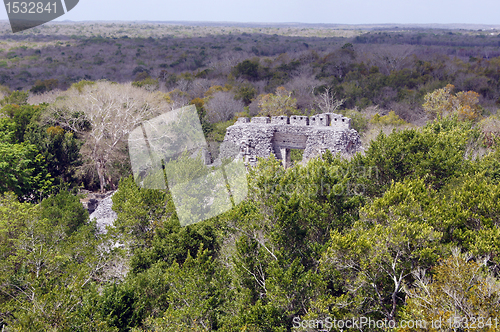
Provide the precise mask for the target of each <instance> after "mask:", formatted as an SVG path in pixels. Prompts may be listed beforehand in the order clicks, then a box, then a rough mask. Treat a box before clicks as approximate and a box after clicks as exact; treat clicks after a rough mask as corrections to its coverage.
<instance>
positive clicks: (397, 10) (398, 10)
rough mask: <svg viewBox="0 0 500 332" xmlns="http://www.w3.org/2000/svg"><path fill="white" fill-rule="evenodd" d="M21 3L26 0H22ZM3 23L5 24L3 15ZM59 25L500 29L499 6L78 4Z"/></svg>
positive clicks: (2, 13)
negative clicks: (130, 23) (247, 24)
mask: <svg viewBox="0 0 500 332" xmlns="http://www.w3.org/2000/svg"><path fill="white" fill-rule="evenodd" d="M21 1H22V0H21ZM0 19H7V14H6V10H5V9H4V10H0ZM57 20H58V21H63V20H72V21H89V20H90V21H93V20H98V21H210V22H263V23H286V22H298V23H334V24H335V23H337V24H381V23H407V24H409V23H417V24H428V23H442V24H449V23H469V24H494V25H496V24H500V1H498V0H477V1H474V2H473V1H471V0H467V1H465V0H252V1H249V0H247V1H235V0H181V1H172V0H170V1H169V0H140V1H137V0H135V1H132V0H80V2H79V3H78V5H77V6H76V7H75V8H74V9H73V10H71V11H70V12H69V13H67V14H66V15H63V16H61V17H60V18H58V19H57Z"/></svg>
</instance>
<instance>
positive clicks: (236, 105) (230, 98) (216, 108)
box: [205, 91, 245, 123]
mask: <svg viewBox="0 0 500 332" xmlns="http://www.w3.org/2000/svg"><path fill="white" fill-rule="evenodd" d="M244 106H245V105H244V104H243V102H242V101H241V100H235V99H234V95H233V94H232V93H231V92H225V91H220V92H216V93H214V95H213V96H212V98H210V99H209V100H208V101H207V103H206V106H205V108H206V110H207V115H208V120H209V121H210V122H212V123H215V122H221V121H228V120H230V119H231V118H232V117H233V115H234V114H235V113H238V112H243V111H244V108H243V107H244Z"/></svg>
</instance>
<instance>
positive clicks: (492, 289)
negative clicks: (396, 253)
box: [398, 249, 500, 331]
mask: <svg viewBox="0 0 500 332" xmlns="http://www.w3.org/2000/svg"><path fill="white" fill-rule="evenodd" d="M432 272H433V273H432V275H427V274H426V273H425V271H424V270H417V271H415V273H414V278H415V282H414V283H413V284H412V285H411V286H407V287H406V292H407V294H408V299H407V301H406V305H405V307H404V308H403V312H402V314H401V318H402V319H406V320H413V321H416V320H421V321H426V322H427V326H426V327H425V328H414V329H411V331H454V330H456V329H457V328H458V327H462V328H460V330H462V331H474V330H480V331H496V330H497V326H496V323H497V322H496V320H497V318H496V315H497V313H498V311H499V310H500V305H499V300H500V284H499V281H498V280H497V279H496V278H495V277H493V275H491V273H489V272H487V271H486V270H485V267H484V261H480V260H479V259H478V260H474V259H472V257H471V256H470V255H467V254H462V253H460V250H459V249H456V250H454V251H453V254H452V255H451V256H450V257H448V258H446V259H444V260H442V261H441V262H440V264H439V265H437V266H436V267H434V268H433V269H432ZM438 321H441V323H442V326H441V327H439V326H437V324H434V326H432V325H431V323H430V322H438ZM453 326H456V327H457V328H453ZM398 331H410V329H398Z"/></svg>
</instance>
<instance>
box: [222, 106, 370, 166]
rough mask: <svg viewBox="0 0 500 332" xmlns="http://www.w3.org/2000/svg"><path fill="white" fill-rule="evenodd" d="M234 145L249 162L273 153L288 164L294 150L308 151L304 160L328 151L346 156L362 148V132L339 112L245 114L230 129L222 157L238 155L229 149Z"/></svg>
mask: <svg viewBox="0 0 500 332" xmlns="http://www.w3.org/2000/svg"><path fill="white" fill-rule="evenodd" d="M231 146H236V147H237V148H238V149H239V156H240V158H242V159H243V160H244V161H245V163H246V164H247V165H252V166H254V165H255V164H256V162H257V157H263V158H268V157H269V156H270V155H271V153H273V154H274V155H275V156H276V158H277V159H280V160H282V163H283V166H284V167H289V166H290V165H291V161H290V149H301V150H304V152H303V159H302V161H303V162H305V161H308V160H309V159H311V158H314V157H316V156H318V155H321V154H323V153H324V152H326V150H330V151H331V152H332V153H333V154H336V153H341V154H346V155H351V154H354V153H356V152H358V151H361V150H362V147H361V140H360V136H359V134H358V132H357V131H356V130H354V129H351V119H350V118H346V117H343V116H342V115H339V114H335V113H323V114H317V115H314V116H311V117H308V116H300V115H292V116H291V117H288V116H285V115H282V116H273V117H272V118H269V117H253V118H251V119H249V118H245V117H242V118H239V119H238V120H237V121H236V123H235V124H234V125H232V126H230V127H228V128H227V131H226V136H225V138H224V142H223V144H222V145H221V151H220V158H228V157H231V155H233V156H234V151H229V150H230V148H228V147H231Z"/></svg>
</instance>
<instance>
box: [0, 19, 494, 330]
mask: <svg viewBox="0 0 500 332" xmlns="http://www.w3.org/2000/svg"><path fill="white" fill-rule="evenodd" d="M0 31H2V27H0ZM0 48H1V50H0V80H1V83H2V86H1V87H0V93H1V94H2V96H1V99H0V106H1V109H0V327H1V330H2V331H135V332H139V331H212V330H213V331H228V332H229V331H296V330H298V331H317V330H321V329H323V328H325V327H331V330H334V331H342V330H345V328H344V326H340V325H338V324H337V323H336V324H337V325H333V326H328V325H327V326H325V324H327V323H328V324H331V323H332V322H338V323H340V322H342V323H343V324H344V323H345V322H347V321H350V322H352V321H353V320H359V319H366V320H372V321H373V322H384V324H385V325H383V326H381V325H376V324H374V325H371V326H369V325H365V326H363V327H362V328H360V329H358V330H363V331H380V330H384V329H385V327H387V326H388V327H389V328H392V326H395V330H398V331H438V330H439V331H440V330H446V331H456V330H460V331H471V330H482V331H496V330H498V329H499V327H498V317H497V313H498V312H500V275H499V273H500V242H499V237H500V217H499V216H500V200H499V198H500V148H499V144H498V143H499V141H498V139H499V134H500V118H499V117H498V115H497V109H498V105H499V103H500V34H499V32H498V31H496V30H491V29H490V30H481V31H478V30H477V29H476V30H459V29H447V30H446V29H429V28H425V29H424V28H411V29H409V28H404V29H403V28H398V29H392V28H391V29H384V30H376V29H365V30H363V29H358V28H356V30H349V29H345V30H342V29H341V28H338V27H337V28H327V27H300V26H299V27H297V26H291V27H287V28H284V27H282V26H272V27H265V26H260V27H246V26H237V27H230V26H225V27H220V26H210V25H207V26H199V25H193V26H188V25H174V24H170V25H168V24H160V23H154V24H153V23H142V24H132V23H130V24H128V23H81V24H49V25H44V26H41V27H39V28H35V29H31V30H28V31H25V32H23V33H20V34H10V33H8V32H5V33H3V34H2V35H0ZM188 104H191V105H195V107H196V111H197V114H198V116H199V118H200V121H201V127H202V130H203V132H204V134H205V137H206V139H207V142H208V144H209V149H210V152H211V153H212V157H213V158H216V157H217V153H218V147H219V145H220V143H221V142H222V140H223V139H224V134H225V131H226V128H227V127H228V126H230V125H232V124H233V123H234V122H235V120H236V118H237V117H239V116H253V115H258V114H260V115H277V114H302V115H313V114H316V113H322V112H338V113H342V114H343V115H345V116H348V117H351V118H352V123H353V126H354V128H355V129H357V130H358V131H359V132H360V133H361V134H362V137H363V143H364V151H363V153H358V154H356V155H354V156H351V157H350V158H344V157H342V156H338V155H337V156H336V155H332V154H331V153H329V152H325V153H324V154H323V155H322V156H320V157H318V158H316V159H313V160H311V161H309V162H308V163H301V162H300V159H301V157H300V152H298V151H295V152H296V153H295V152H294V154H293V155H292V159H293V162H294V163H293V165H292V167H288V168H283V166H282V164H281V163H280V161H279V160H276V159H275V158H273V157H271V158H270V159H262V160H259V162H258V164H257V166H255V167H252V168H249V169H248V174H247V181H248V187H249V191H248V197H247V198H246V199H245V200H244V201H243V202H241V203H240V204H238V205H237V206H236V207H234V208H233V209H231V210H230V211H227V212H225V213H224V214H220V215H218V216H216V217H213V218H210V219H208V220H205V221H203V222H199V223H196V224H192V225H189V226H186V227H181V225H180V223H179V218H178V215H177V213H176V210H175V207H174V203H173V200H172V195H171V193H170V191H169V190H168V189H166V190H154V189H145V188H141V187H140V186H138V184H137V183H136V182H135V181H134V179H133V177H132V176H131V166H130V161H129V157H128V150H127V149H128V147H127V144H126V139H127V135H128V134H129V133H130V131H131V130H133V129H134V128H135V127H136V126H137V125H138V124H140V123H141V121H144V120H148V119H151V118H153V117H155V116H157V115H158V114H162V113H165V112H168V111H170V110H173V109H176V108H179V107H182V106H185V105H188ZM182 165H183V164H182V160H181V162H179V164H178V165H177V166H179V167H182ZM184 171H185V173H186V174H188V175H189V176H192V177H196V176H197V175H200V174H205V173H206V172H207V171H208V169H207V167H206V166H205V165H204V164H203V163H202V161H201V159H195V161H194V164H193V163H192V167H190V168H189V169H185V170H184ZM82 189H85V190H86V191H89V190H90V191H97V190H99V191H105V190H116V192H115V193H114V195H113V198H112V199H113V209H114V210H115V212H116V213H117V219H116V220H115V223H114V227H108V228H107V230H106V232H105V233H102V232H101V231H100V230H99V228H98V227H97V225H96V221H95V220H89V215H88V211H87V210H85V209H84V208H83V206H82V204H81V202H80V199H81V198H83V196H84V194H83V193H84V192H86V191H84V190H82ZM417 321H418V322H420V324H421V325H419V326H415V325H411V326H409V325H408V323H410V322H414V323H415V322H417ZM438 321H439V322H441V323H442V325H441V326H440V327H438V326H437V325H436V324H435V323H436V322H438ZM403 323H406V325H404V324H403ZM422 324H427V325H422ZM385 330H387V329H385Z"/></svg>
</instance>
